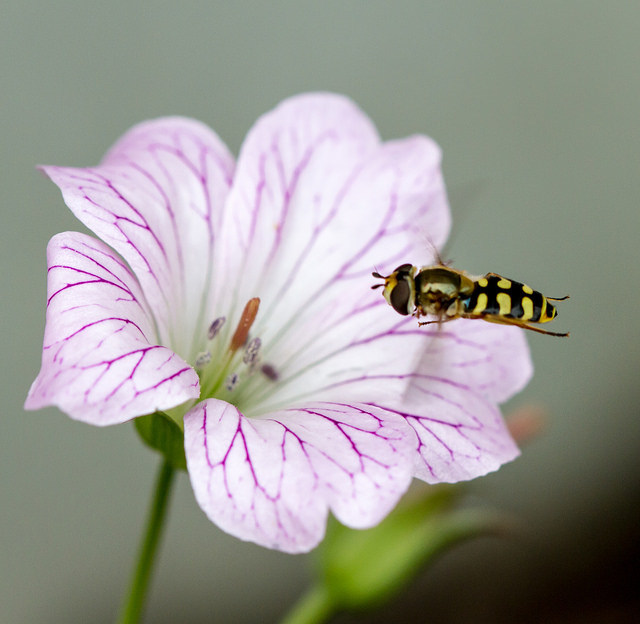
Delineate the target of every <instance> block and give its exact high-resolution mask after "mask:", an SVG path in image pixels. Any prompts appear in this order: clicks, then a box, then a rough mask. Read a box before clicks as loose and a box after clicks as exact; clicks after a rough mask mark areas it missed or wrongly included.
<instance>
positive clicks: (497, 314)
mask: <svg viewBox="0 0 640 624" xmlns="http://www.w3.org/2000/svg"><path fill="white" fill-rule="evenodd" d="M463 308H464V312H463V314H462V316H465V317H467V318H486V317H492V318H493V319H495V320H498V319H499V318H504V319H505V320H506V319H517V320H519V321H524V322H527V323H546V322H548V321H551V320H553V319H554V318H555V317H556V314H557V312H556V309H555V307H554V306H553V305H551V303H549V300H548V299H547V298H546V297H545V296H544V295H543V294H542V293H540V292H538V291H537V290H533V288H531V287H529V286H527V285H526V284H521V283H520V282H514V281H513V280H509V279H506V278H504V277H501V276H500V275H496V274H494V273H488V274H487V275H485V276H484V277H481V278H480V279H478V280H476V281H475V286H474V289H473V292H472V293H471V295H470V296H469V297H468V298H465V300H464V301H463ZM487 320H490V319H489V318H487ZM507 322H508V321H507Z"/></svg>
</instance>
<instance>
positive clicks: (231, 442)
mask: <svg viewBox="0 0 640 624" xmlns="http://www.w3.org/2000/svg"><path fill="white" fill-rule="evenodd" d="M415 446H416V440H415V434H414V433H413V431H412V430H411V429H410V428H409V427H407V425H406V423H405V422H404V421H403V419H402V418H399V417H397V416H393V415H390V414H383V413H382V412H381V411H380V410H377V409H376V408H374V407H371V406H367V405H343V404H337V403H316V404H309V405H307V406H305V407H304V408H298V409H296V408H290V409H287V410H282V411H281V412H278V413H274V414H270V415H267V416H265V417H264V418H253V419H248V418H246V417H244V416H243V415H242V414H241V413H240V412H239V411H238V409H237V408H236V407H235V406H233V405H230V404H228V403H225V402H223V401H218V400H215V399H213V400H208V401H205V402H202V403H199V404H198V405H197V406H196V407H194V408H193V409H192V410H191V411H190V412H189V413H187V414H186V416H185V450H186V456H187V465H188V469H189V476H190V478H191V483H192V486H193V489H194V492H195V495H196V499H197V500H198V503H199V504H200V506H201V507H202V509H203V510H204V511H205V513H206V514H207V516H208V517H209V518H210V519H211V520H212V521H213V522H215V523H216V524H217V525H218V526H220V527H221V528H222V529H223V530H225V531H227V532H229V533H231V534H232V535H235V536H236V537H239V538H240V539H244V540H251V541H254V542H256V543H258V544H261V545H263V546H268V547H270V548H277V549H278V550H283V551H286V552H292V553H294V552H306V551H308V550H310V549H312V548H313V547H315V546H316V545H317V544H318V543H319V542H320V541H321V539H322V537H323V535H324V530H325V524H326V518H327V514H328V512H329V510H331V511H332V512H333V513H334V514H335V515H336V517H337V518H338V519H339V520H340V521H341V522H343V523H344V524H347V525H348V526H352V527H357V528H365V527H370V526H373V525H375V524H377V523H378V522H379V521H380V520H381V519H382V518H383V517H384V516H385V515H386V514H387V513H388V512H389V511H390V510H391V509H392V508H393V506H394V505H395V504H396V503H397V501H398V500H399V498H400V496H402V494H403V493H404V492H405V491H406V489H407V487H408V486H409V483H410V481H411V478H412V474H413V469H414V463H415V457H414V456H415Z"/></svg>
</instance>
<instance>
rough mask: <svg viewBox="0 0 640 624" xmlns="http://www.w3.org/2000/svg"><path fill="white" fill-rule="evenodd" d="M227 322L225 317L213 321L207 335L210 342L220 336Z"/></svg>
mask: <svg viewBox="0 0 640 624" xmlns="http://www.w3.org/2000/svg"><path fill="white" fill-rule="evenodd" d="M226 320H227V319H226V318H225V317H224V316H220V317H218V318H217V319H216V320H215V321H213V323H211V325H210V326H209V333H208V334H207V337H208V338H209V340H213V339H214V338H215V337H216V336H217V335H218V333H219V332H220V330H221V329H222V326H223V325H224V322H225V321H226Z"/></svg>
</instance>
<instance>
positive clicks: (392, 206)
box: [216, 94, 450, 413]
mask: <svg viewBox="0 0 640 624" xmlns="http://www.w3.org/2000/svg"><path fill="white" fill-rule="evenodd" d="M449 225H450V217H449V210H448V205H447V199H446V192H445V188H444V182H443V178H442V174H441V170H440V150H439V148H438V147H437V146H436V145H435V144H434V143H433V142H432V141H431V140H430V139H428V138H426V137H421V136H416V137H411V138H408V139H405V140H402V141H394V142H390V143H385V144H382V143H380V141H379V138H378V136H377V133H376V131H375V128H374V127H373V125H372V124H371V122H370V120H369V119H368V118H367V117H366V116H365V115H364V114H363V113H362V112H361V111H360V110H359V109H358V108H357V107H356V106H355V105H354V104H353V103H352V102H351V101H350V100H347V99H346V98H343V97H339V96H335V95H328V94H315V95H307V96H301V97H297V98H292V99H290V100H287V101H285V102H284V103H283V104H281V105H280V106H279V107H277V108H276V109H275V110H274V111H273V112H271V113H270V114H268V115H265V116H264V117H262V118H261V119H260V120H259V121H258V122H257V124H256V126H255V127H254V129H253V130H252V131H251V132H250V133H249V135H248V137H247V139H246V141H245V143H244V145H243V148H242V151H241V154H240V158H239V161H238V168H237V172H236V178H235V181H234V188H233V190H232V193H231V195H230V196H229V202H228V210H227V211H226V213H225V220H224V223H223V225H222V227H221V233H222V236H221V245H219V247H218V249H217V254H216V259H217V260H216V267H217V269H218V270H219V271H220V274H221V275H225V276H226V275H235V276H238V277H237V285H236V286H235V300H234V302H233V305H235V308H236V315H237V314H238V310H240V309H242V306H243V305H244V303H245V302H246V301H247V300H248V299H249V298H251V297H259V298H260V299H261V306H260V313H259V315H258V318H257V320H256V324H255V327H254V332H255V335H259V336H260V338H261V340H262V344H263V353H262V355H263V358H265V359H266V360H267V361H268V362H269V364H270V365H272V366H273V368H274V369H275V370H277V371H278V374H279V384H278V389H277V390H276V391H275V392H274V393H272V394H271V395H270V397H269V401H270V402H269V404H268V406H266V407H264V409H265V410H267V411H268V410H272V409H278V408H280V407H282V406H286V405H287V404H289V403H290V401H291V400H296V401H297V402H299V401H301V400H308V399H309V398H314V399H319V398H323V399H328V400H338V401H346V402H353V401H356V402H357V401H368V400H371V399H375V398H379V397H380V395H379V394H378V393H384V394H385V395H389V396H391V395H393V396H398V395H399V394H401V393H402V391H403V389H404V388H405V387H406V383H407V381H406V375H407V374H409V373H410V372H411V371H412V370H413V369H414V368H415V366H416V365H417V362H418V360H419V358H420V357H421V353H422V350H423V349H424V340H425V338H424V335H423V334H421V333H419V332H417V331H416V330H417V327H416V325H415V324H413V325H411V326H409V325H407V324H406V323H404V322H403V321H402V319H401V318H400V317H399V316H398V315H397V314H396V313H395V312H394V311H393V310H392V309H390V308H389V307H388V306H387V304H386V303H385V301H384V299H383V297H382V296H381V293H380V291H379V290H378V291H372V290H371V286H372V285H373V284H374V283H375V282H376V280H374V278H373V277H372V276H371V273H372V271H374V270H375V269H376V268H378V269H381V270H386V269H389V270H392V269H393V268H394V267H395V266H396V265H397V264H400V263H403V262H407V261H412V262H416V263H419V262H421V261H423V260H425V259H427V258H430V257H431V258H432V255H433V247H432V245H433V244H435V245H440V244H442V242H443V241H444V239H445V238H446V235H447V232H448V230H449ZM230 291H231V289H229V288H228V287H227V285H226V284H224V283H223V282H222V281H221V282H220V283H219V290H218V293H219V298H224V296H225V295H226V296H227V297H229V292H230ZM232 325H233V323H232ZM372 381H373V382H372ZM261 413H264V411H262V412H261Z"/></svg>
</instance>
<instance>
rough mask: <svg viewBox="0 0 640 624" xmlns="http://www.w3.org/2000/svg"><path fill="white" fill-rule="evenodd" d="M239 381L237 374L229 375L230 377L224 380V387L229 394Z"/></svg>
mask: <svg viewBox="0 0 640 624" xmlns="http://www.w3.org/2000/svg"><path fill="white" fill-rule="evenodd" d="M239 381H240V377H239V375H238V373H231V375H229V376H228V377H227V378H226V379H225V381H224V386H225V388H226V389H227V390H228V391H229V392H231V391H232V390H233V389H234V388H235V387H236V386H237V385H238V382H239Z"/></svg>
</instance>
